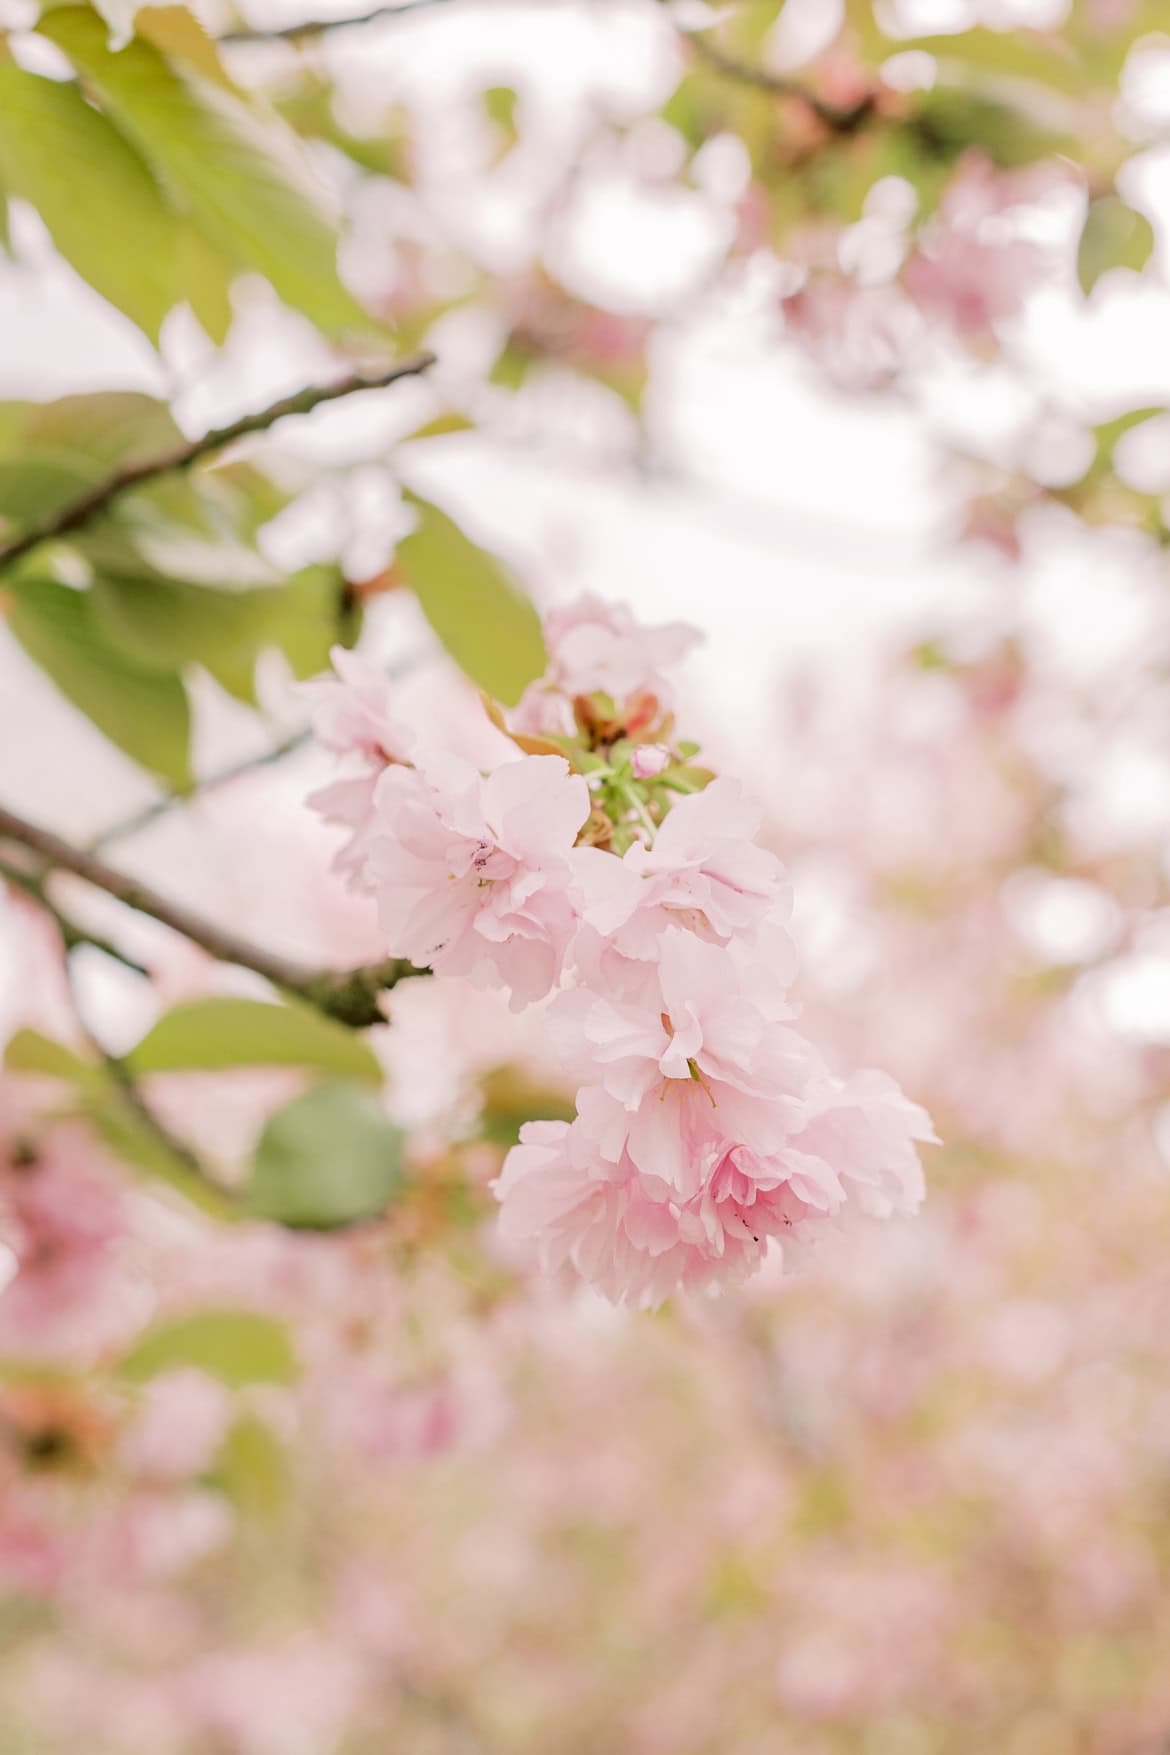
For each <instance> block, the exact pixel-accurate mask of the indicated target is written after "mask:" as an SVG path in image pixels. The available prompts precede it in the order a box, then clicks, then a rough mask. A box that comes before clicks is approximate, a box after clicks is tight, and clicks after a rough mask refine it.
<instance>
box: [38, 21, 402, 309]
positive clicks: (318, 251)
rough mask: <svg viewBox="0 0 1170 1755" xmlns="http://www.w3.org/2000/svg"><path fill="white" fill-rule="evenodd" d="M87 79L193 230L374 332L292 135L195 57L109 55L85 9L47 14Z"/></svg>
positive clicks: (145, 52) (138, 50)
mask: <svg viewBox="0 0 1170 1755" xmlns="http://www.w3.org/2000/svg"><path fill="white" fill-rule="evenodd" d="M37 28H38V29H39V30H40V31H41V32H42V33H43V34H44V35H45V36H47V37H49V38H51V39H52V41H53V42H55V43H56V44H57V45H58V47H59V48H61V49H63V50H64V51H65V53H66V54H67V55H68V56H69V58H70V59H71V60H72V61H73V63H74V64H75V66H77V67H78V68H79V69H80V71H81V72H82V74H83V75H84V76H86V77H87V78H88V79H90V80H92V81H93V82H94V84H95V85H96V86H97V88H98V90H99V91H100V93H101V95H102V99H103V101H104V103H105V105H106V107H107V109H108V110H109V111H110V112H111V114H112V115H113V116H114V117H115V119H116V120H117V122H118V124H119V126H120V127H121V128H122V130H123V131H124V133H125V134H126V135H127V136H128V137H129V138H130V139H131V140H133V141H134V143H135V144H136V145H137V146H138V148H139V149H140V151H141V152H142V154H143V156H144V157H145V158H146V160H147V161H148V163H149V164H150V165H152V166H153V168H154V170H155V172H156V174H157V175H158V177H159V178H160V179H161V181H162V182H163V183H164V185H165V186H166V187H167V188H168V189H170V190H172V191H173V192H174V193H175V195H176V196H177V197H178V198H179V199H180V200H181V201H182V202H183V203H184V204H185V205H186V206H187V207H188V208H189V209H190V212H191V215H192V217H193V218H194V220H195V222H196V224H197V225H198V227H199V229H200V230H201V231H202V232H204V233H205V234H206V236H207V237H208V238H209V239H210V241H211V242H212V243H213V244H214V245H215V246H216V247H217V248H218V249H220V250H223V251H224V252H225V253H226V254H227V255H228V256H230V257H232V258H233V259H234V260H236V261H238V262H241V263H243V264H246V265H247V266H248V267H251V268H254V269H256V270H257V271H258V272H259V273H261V274H263V275H265V276H266V277H267V278H268V280H270V281H271V283H272V285H273V286H274V287H275V289H276V291H277V292H278V293H279V294H280V296H281V298H282V299H284V300H285V301H286V302H287V303H288V304H290V305H292V306H294V307H295V308H296V309H297V310H299V311H303V312H304V313H305V315H306V316H307V317H309V318H310V319H311V320H312V321H313V322H314V323H316V324H317V326H318V327H319V328H320V329H323V330H324V331H325V332H326V333H327V334H337V333H340V332H342V331H345V330H351V329H355V328H359V329H360V328H365V329H368V328H369V327H370V323H369V319H368V318H367V317H366V316H365V314H364V312H363V311H362V309H361V307H360V306H359V305H358V304H357V302H356V300H355V299H354V298H353V296H352V294H351V293H350V292H349V291H348V290H347V289H346V288H345V286H344V285H343V284H342V282H341V280H340V279H339V277H338V274H337V267H336V248H337V230H336V227H335V225H334V224H333V223H332V220H331V219H330V218H329V217H328V215H327V212H326V208H325V205H324V203H323V201H322V199H321V190H320V185H319V183H318V182H317V180H316V179H315V177H314V176H313V174H312V170H311V167H310V166H309V165H308V163H307V161H306V160H305V159H304V157H303V155H302V151H301V148H300V146H299V143H298V141H297V138H296V136H295V134H293V133H292V131H291V130H290V129H288V128H287V127H286V126H285V125H284V123H283V122H281V120H280V118H279V117H278V116H276V115H275V113H273V112H271V111H267V110H264V109H262V108H261V107H260V106H259V104H258V103H247V102H245V101H244V100H243V99H242V98H240V97H237V96H236V95H235V93H234V92H232V91H230V90H225V89H224V87H223V86H222V85H220V84H217V83H216V82H215V81H213V80H211V79H208V78H205V77H201V76H200V75H199V74H198V73H197V72H196V71H195V70H194V68H193V66H192V65H191V63H190V62H186V63H185V64H184V69H183V71H182V72H180V71H178V70H177V69H176V68H175V67H173V66H171V65H170V64H169V62H168V61H167V60H166V59H165V57H164V56H163V55H162V54H161V53H160V52H159V50H158V49H156V48H155V46H154V45H153V43H150V42H146V41H144V40H143V39H142V38H140V37H137V38H135V40H134V41H133V42H131V43H130V44H128V45H127V47H126V48H124V49H122V50H120V51H119V52H118V53H117V54H111V52H110V50H109V48H108V46H107V44H106V42H105V38H104V32H103V30H102V27H101V22H100V20H99V19H98V18H97V16H96V15H95V14H94V13H92V12H90V11H89V10H88V9H84V8H81V7H74V6H69V7H65V8H62V9H61V10H57V11H51V12H48V13H46V14H45V15H44V16H43V17H42V19H41V21H40V24H39V25H38V27H37Z"/></svg>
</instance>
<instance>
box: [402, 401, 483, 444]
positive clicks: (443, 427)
mask: <svg viewBox="0 0 1170 1755" xmlns="http://www.w3.org/2000/svg"><path fill="white" fill-rule="evenodd" d="M474 431H475V422H474V421H473V420H469V419H468V417H467V416H466V415H465V414H456V413H455V411H454V410H453V409H452V410H448V412H447V413H446V414H437V415H436V416H435V418H434V420H428V421H426V422H425V423H424V424H423V425H422V426H421V427H415V429H414V431H413V432H412V433H404V434H403V436H402V438H401V439H399V441H398V443H399V444H400V445H412V444H413V443H414V441H415V440H416V439H442V438H446V436H447V434H448V433H473V432H474Z"/></svg>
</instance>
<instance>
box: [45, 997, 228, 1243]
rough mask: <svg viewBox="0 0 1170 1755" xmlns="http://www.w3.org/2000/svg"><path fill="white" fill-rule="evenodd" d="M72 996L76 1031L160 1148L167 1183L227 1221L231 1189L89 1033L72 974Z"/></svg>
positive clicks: (131, 1115) (131, 1114)
mask: <svg viewBox="0 0 1170 1755" xmlns="http://www.w3.org/2000/svg"><path fill="white" fill-rule="evenodd" d="M69 992H70V996H71V998H72V1001H73V1015H74V1017H75V1018H76V1019H77V1027H78V1029H79V1030H80V1031H81V1034H82V1036H83V1037H84V1038H85V1041H86V1043H87V1044H88V1046H89V1049H90V1052H91V1053H92V1054H93V1055H94V1057H95V1059H97V1060H98V1061H99V1062H100V1063H101V1065H102V1067H103V1068H104V1069H105V1072H106V1074H107V1076H108V1078H109V1081H110V1085H111V1086H112V1087H113V1090H114V1093H115V1095H116V1097H117V1100H118V1102H119V1103H120V1105H121V1107H122V1109H123V1110H125V1111H126V1112H127V1113H128V1116H129V1120H130V1122H131V1123H132V1125H133V1126H134V1127H135V1128H136V1129H137V1130H138V1131H139V1132H140V1133H142V1134H145V1135H146V1136H147V1138H148V1139H149V1140H150V1141H151V1142H152V1143H153V1144H154V1145H155V1146H156V1147H157V1148H158V1150H159V1151H160V1152H161V1154H162V1161H163V1163H164V1164H166V1165H167V1171H166V1174H167V1180H168V1181H171V1182H173V1183H174V1184H175V1186H177V1187H178V1188H179V1189H181V1190H182V1192H183V1193H185V1194H186V1195H187V1196H188V1197H189V1198H191V1199H194V1200H195V1201H196V1202H197V1204H199V1205H201V1206H206V1205H207V1203H208V1199H209V1197H210V1198H211V1200H212V1201H213V1203H214V1204H213V1206H212V1209H211V1210H212V1211H214V1212H215V1213H216V1214H217V1216H219V1217H228V1216H230V1215H231V1213H232V1212H233V1211H234V1210H235V1208H236V1201H235V1199H234V1197H233V1195H232V1192H231V1190H230V1189H228V1188H225V1187H224V1185H223V1183H222V1182H221V1181H220V1180H219V1178H218V1177H217V1176H214V1175H213V1174H212V1172H211V1171H210V1170H209V1169H208V1167H207V1165H206V1164H204V1162H203V1160H202V1158H200V1156H199V1154H198V1153H197V1152H196V1151H195V1150H194V1149H193V1148H192V1147H191V1146H190V1145H188V1143H187V1141H186V1140H182V1139H179V1138H178V1136H177V1135H176V1134H173V1133H172V1132H171V1130H170V1128H169V1127H168V1126H167V1125H166V1123H165V1122H164V1121H161V1120H160V1119H159V1117H158V1116H157V1115H156V1114H155V1112H154V1110H153V1109H152V1108H151V1106H150V1104H149V1103H148V1102H147V1100H146V1098H145V1097H144V1096H143V1095H142V1092H141V1091H140V1090H139V1088H138V1085H137V1083H136V1082H135V1079H134V1075H133V1073H132V1072H131V1071H130V1068H129V1067H128V1066H127V1065H126V1063H125V1061H124V1060H121V1059H119V1057H118V1056H117V1055H116V1054H111V1053H110V1051H109V1049H108V1048H107V1047H106V1046H105V1044H104V1043H103V1042H102V1041H101V1040H100V1038H99V1037H98V1036H96V1035H95V1034H94V1032H93V1031H92V1030H91V1029H90V1027H89V1023H88V1022H87V1020H86V1016H85V1008H84V1007H83V1006H82V1004H81V1000H80V997H79V995H78V992H77V983H76V981H75V979H74V975H73V971H72V970H70V971H69Z"/></svg>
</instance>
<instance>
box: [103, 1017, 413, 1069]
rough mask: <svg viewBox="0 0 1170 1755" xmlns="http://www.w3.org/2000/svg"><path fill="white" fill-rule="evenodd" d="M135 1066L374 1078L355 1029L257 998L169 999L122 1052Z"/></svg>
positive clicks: (371, 1058)
mask: <svg viewBox="0 0 1170 1755" xmlns="http://www.w3.org/2000/svg"><path fill="white" fill-rule="evenodd" d="M125 1060H126V1065H127V1066H128V1068H129V1069H130V1071H131V1072H132V1073H133V1074H134V1075H135V1076H136V1077H137V1076H139V1075H140V1074H143V1073H157V1072H190V1071H204V1072H210V1071H219V1070H220V1069H222V1068H225V1067H234V1066H304V1067H315V1068H317V1069H318V1070H320V1071H321V1072H326V1073H331V1074H333V1075H335V1076H336V1077H338V1078H346V1079H358V1080H363V1081H365V1082H367V1083H369V1084H373V1085H380V1084H381V1082H382V1069H381V1066H380V1065H379V1063H378V1059H377V1056H376V1055H375V1054H374V1053H373V1052H372V1050H371V1049H370V1048H369V1046H368V1044H367V1043H366V1042H365V1041H364V1040H363V1039H362V1037H361V1036H360V1035H359V1034H358V1032H357V1031H354V1030H347V1029H345V1028H343V1026H342V1025H341V1024H337V1023H334V1022H333V1020H332V1019H330V1018H326V1017H322V1016H321V1014H320V1013H318V1012H315V1011H311V1010H310V1009H309V1007H308V1006H300V1005H294V1004H279V1005H274V1004H270V1003H269V1002H267V1001H265V1000H257V999H228V998H223V999H218V998H217V999H196V1000H191V1001H190V1002H189V1003H188V1004H186V1005H180V1006H176V1007H175V1009H174V1010H173V1011H170V1012H168V1013H167V1014H166V1016H165V1017H163V1018H160V1019H159V1022H158V1023H157V1024H156V1025H155V1026H154V1028H153V1029H152V1030H150V1031H149V1032H148V1033H147V1035H145V1036H144V1037H143V1038H142V1041H141V1042H139V1043H138V1045H137V1047H135V1048H132V1049H131V1050H130V1052H129V1054H127V1055H126V1057H125Z"/></svg>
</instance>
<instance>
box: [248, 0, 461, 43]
mask: <svg viewBox="0 0 1170 1755" xmlns="http://www.w3.org/2000/svg"><path fill="white" fill-rule="evenodd" d="M446 3H447V0H399V4H398V5H397V6H375V7H374V8H373V10H372V11H371V12H359V13H357V14H355V15H354V17H352V18H307V19H306V20H305V21H304V23H303V24H286V25H284V26H283V27H282V28H281V29H280V30H261V29H253V28H252V27H251V26H247V25H242V26H241V27H240V29H239V30H229V31H225V32H224V34H223V35H222V36H220V37H216V39H215V40H216V42H217V43H299V42H303V41H306V40H308V39H310V38H312V37H323V36H325V35H326V34H327V33H331V32H333V31H335V30H351V29H352V28H353V27H354V26H355V25H359V24H375V23H377V22H379V21H380V20H381V19H384V18H402V17H404V16H405V15H406V14H407V13H408V12H422V11H423V10H424V9H426V8H428V7H431V6H442V5H445V4H446Z"/></svg>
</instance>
